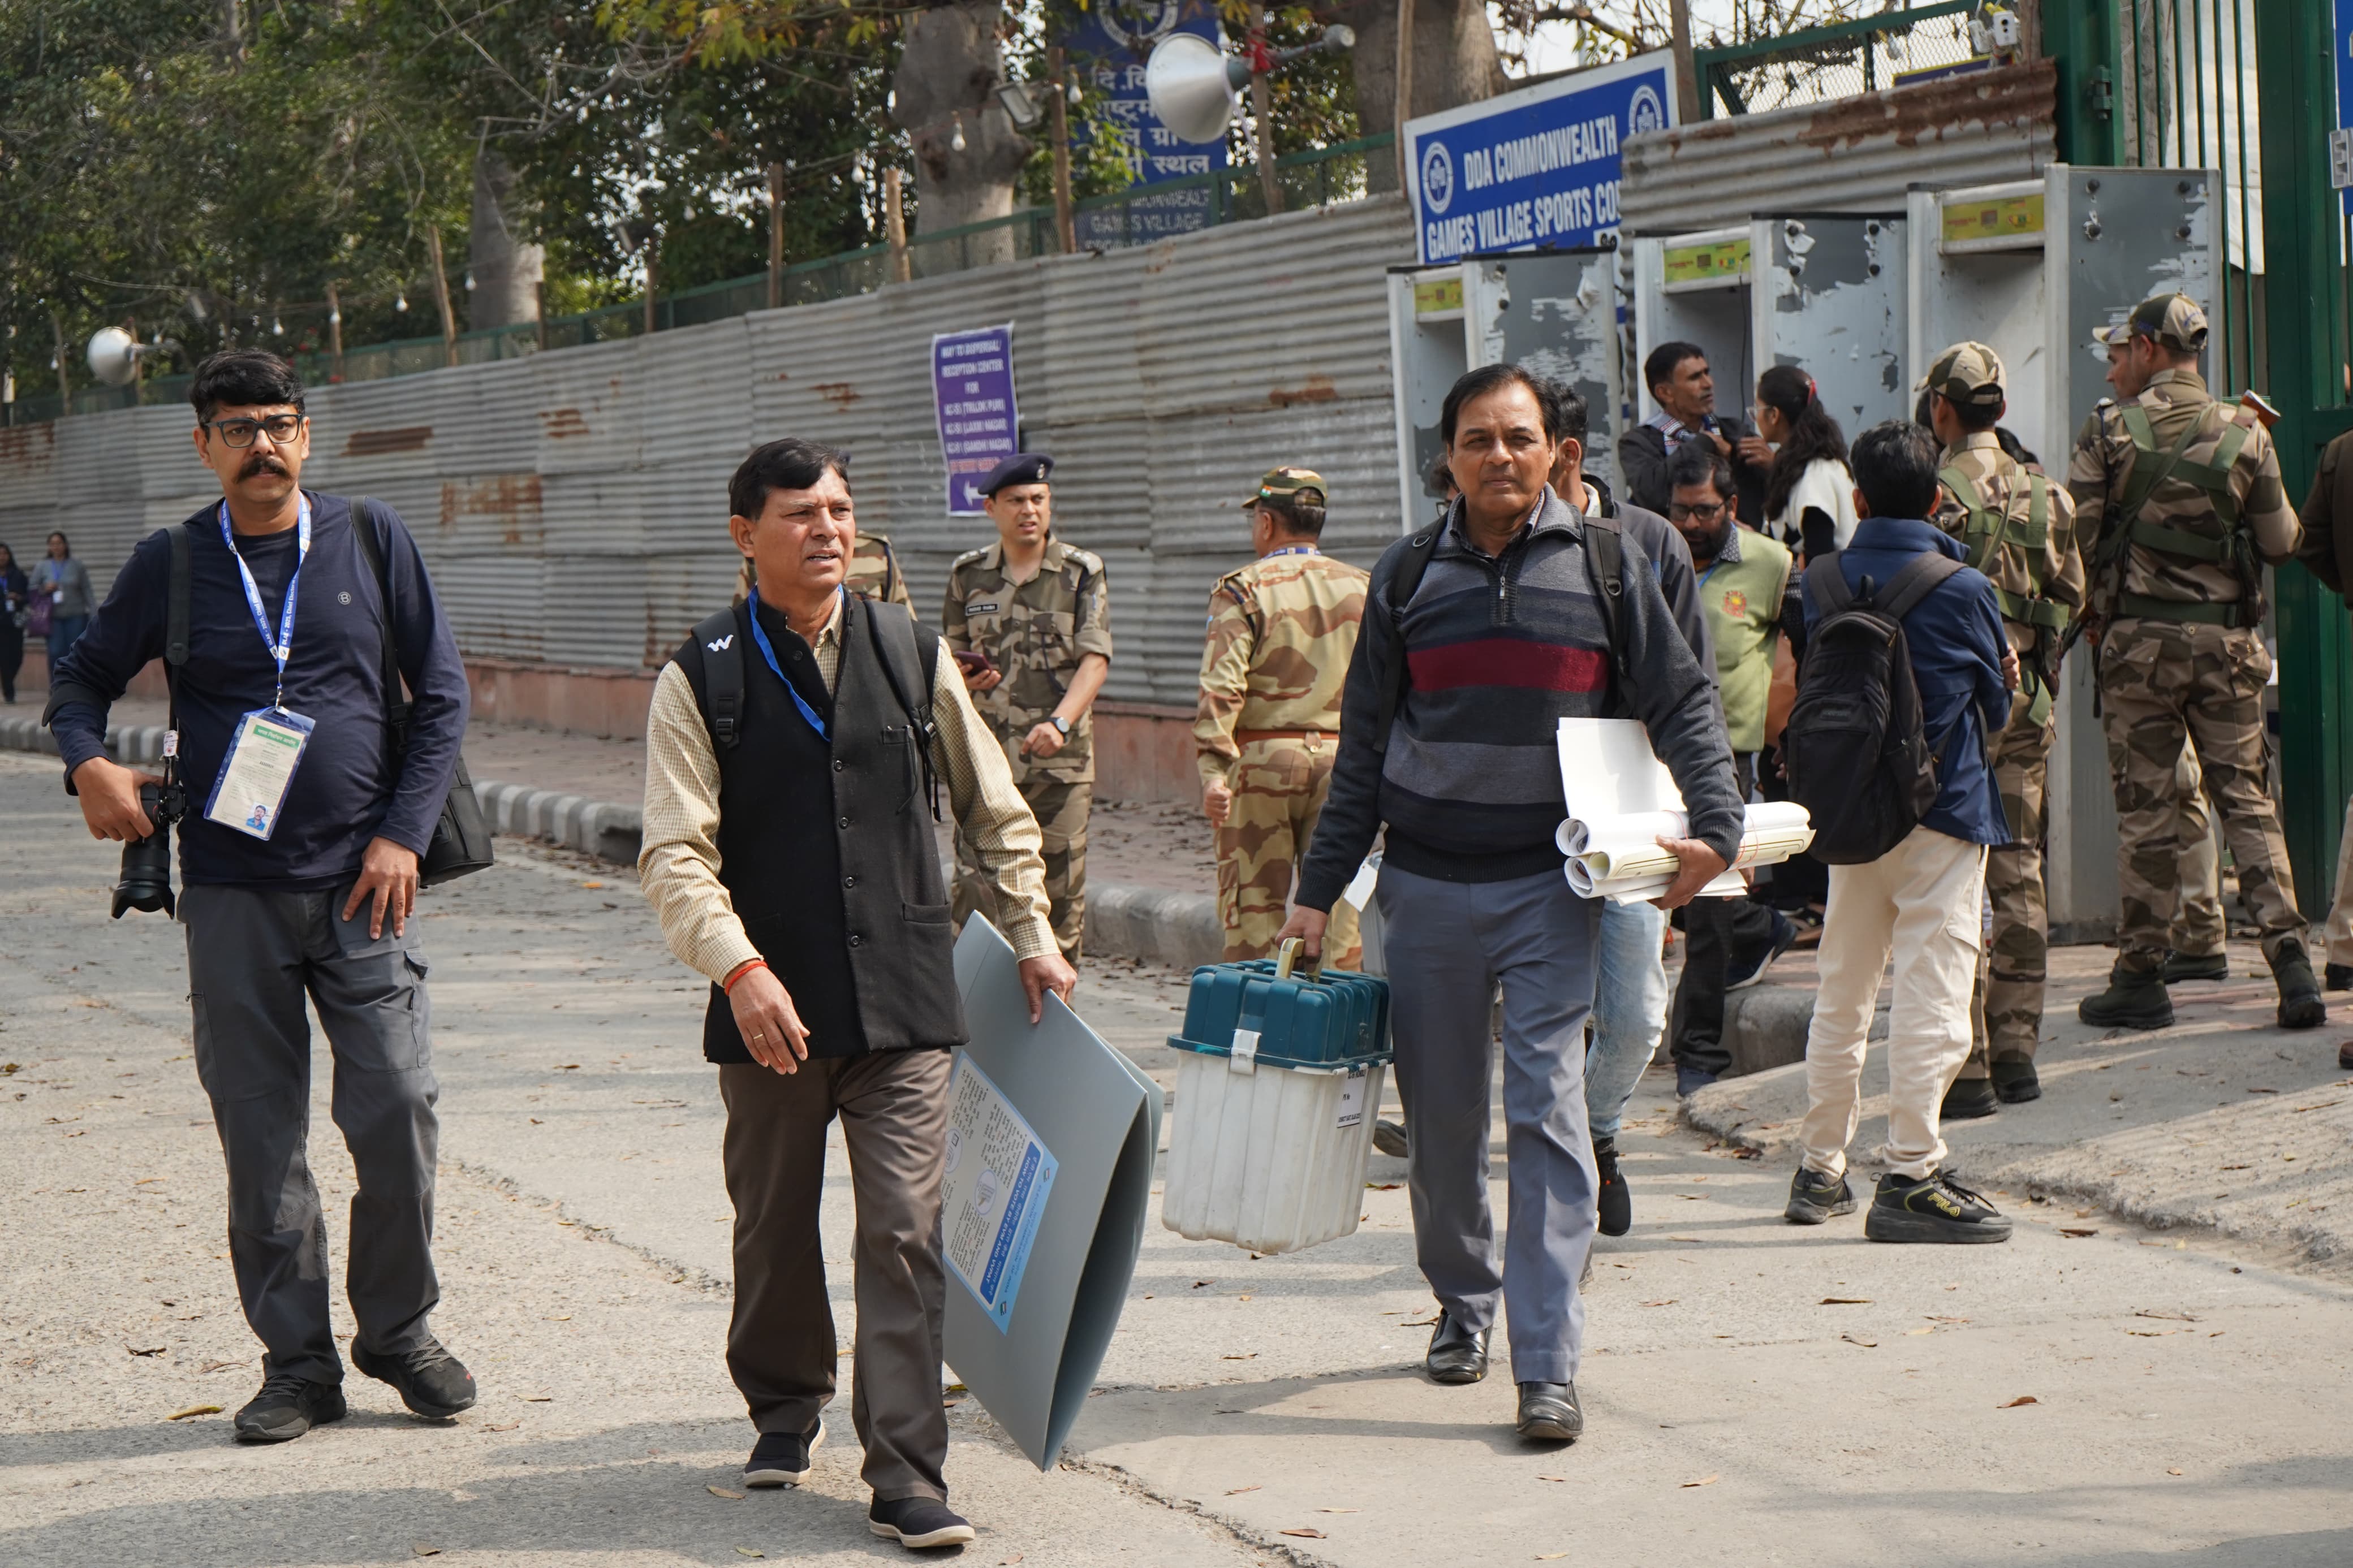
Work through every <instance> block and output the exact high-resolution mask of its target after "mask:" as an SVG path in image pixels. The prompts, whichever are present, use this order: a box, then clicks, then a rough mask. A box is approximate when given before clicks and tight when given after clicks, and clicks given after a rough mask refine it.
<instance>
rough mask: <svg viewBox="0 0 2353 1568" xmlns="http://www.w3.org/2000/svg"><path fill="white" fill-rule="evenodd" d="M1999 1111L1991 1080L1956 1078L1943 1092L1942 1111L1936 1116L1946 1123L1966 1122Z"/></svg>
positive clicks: (1999, 1102) (1999, 1104) (1998, 1101)
mask: <svg viewBox="0 0 2353 1568" xmlns="http://www.w3.org/2000/svg"><path fill="white" fill-rule="evenodd" d="M2000 1109H2001V1101H2000V1100H1997V1099H1995V1098H1994V1091H1993V1079H1989V1078H1957V1079H1954V1080H1953V1087H1952V1088H1950V1089H1947V1090H1946V1091H1945V1104H1944V1109H1943V1110H1940V1111H1939V1112H1938V1113H1937V1114H1938V1115H1940V1116H1941V1117H1942V1118H1943V1119H1944V1120H1945V1121H1972V1120H1974V1119H1975V1118H1977V1117H1980V1116H1991V1115H1992V1114H1993V1113H1994V1112H1995V1111H1997V1110H2000Z"/></svg>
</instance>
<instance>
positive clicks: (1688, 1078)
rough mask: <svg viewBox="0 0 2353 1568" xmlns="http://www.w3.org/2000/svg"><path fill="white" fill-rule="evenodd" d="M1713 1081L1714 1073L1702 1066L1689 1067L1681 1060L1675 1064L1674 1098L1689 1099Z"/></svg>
mask: <svg viewBox="0 0 2353 1568" xmlns="http://www.w3.org/2000/svg"><path fill="white" fill-rule="evenodd" d="M1714 1082H1715V1074H1714V1073H1712V1072H1709V1071H1707V1070H1706V1069H1705V1068H1689V1067H1685V1066H1683V1063H1681V1062H1677V1063H1676V1064H1675V1098H1676V1099H1678V1100H1689V1099H1690V1098H1691V1097H1692V1096H1693V1095H1694V1094H1697V1093H1698V1092H1699V1091H1700V1090H1701V1089H1705V1088H1706V1087H1707V1086H1708V1085H1709V1084H1712V1083H1714Z"/></svg>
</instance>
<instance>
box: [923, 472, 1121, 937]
mask: <svg viewBox="0 0 2353 1568" xmlns="http://www.w3.org/2000/svg"><path fill="white" fill-rule="evenodd" d="M1053 471H1054V459H1053V458H1049V457H1046V456H1043V455H1042V454H1034V453H1029V452H1023V453H1020V454H1018V455H1017V456H1014V457H1011V458H1006V459H1005V461H1003V462H1001V463H999V464H997V467H996V468H994V469H992V470H991V471H990V473H989V476H988V478H987V479H986V480H984V481H983V482H982V484H981V486H980V493H981V496H982V498H983V499H982V501H981V504H982V506H983V507H985V508H986V509H987V512H988V517H989V521H992V522H994V523H995V524H996V525H997V542H996V543H994V544H992V545H989V546H988V547H987V549H984V550H973V551H967V552H965V553H964V554H962V555H959V556H957V557H956V558H955V562H954V563H951V564H950V565H949V567H948V594H947V603H946V605H945V607H944V608H943V609H942V610H941V612H940V635H941V636H942V637H945V638H946V639H947V645H948V647H949V648H950V649H951V650H952V651H954V653H955V656H956V662H957V663H958V664H959V665H961V666H962V667H963V668H964V678H965V686H966V687H968V688H969V689H971V691H972V694H973V697H974V699H975V701H976V706H977V707H978V708H979V709H980V713H981V717H982V718H984V719H986V720H987V721H988V722H989V725H990V727H991V728H992V729H994V730H995V731H996V732H997V740H998V741H999V742H1002V743H1003V745H1004V747H1005V758H1006V761H1007V762H1008V763H1011V764H1012V767H1013V778H1014V782H1015V783H1017V784H1019V785H1020V786H1021V794H1022V797H1023V798H1024V799H1026V800H1027V801H1029V809H1030V811H1031V813H1032V814H1034V815H1035V816H1037V818H1038V826H1039V829H1040V830H1041V831H1042V832H1043V833H1044V835H1045V856H1046V896H1047V899H1048V900H1050V903H1051V904H1052V906H1053V914H1052V923H1053V927H1054V940H1055V941H1056V942H1059V943H1060V944H1061V949H1062V956H1063V957H1065V958H1067V959H1069V960H1070V961H1071V963H1077V962H1078V959H1079V947H1080V939H1081V937H1082V935H1083V934H1084V933H1085V930H1086V917H1087V814H1088V813H1089V812H1090V811H1091V810H1092V808H1093V805H1094V793H1095V749H1094V730H1093V726H1092V723H1091V722H1090V721H1089V714H1090V713H1091V712H1092V710H1093V708H1094V701H1095V694H1096V693H1097V692H1099V691H1101V690H1102V689H1103V679H1104V678H1105V677H1107V676H1108V675H1110V673H1111V610H1110V604H1109V600H1110V589H1109V587H1108V585H1107V584H1105V583H1104V581H1103V562H1102V560H1101V559H1099V558H1098V557H1096V556H1094V555H1092V554H1090V553H1089V552H1086V551H1083V550H1080V549H1077V548H1075V547H1073V546H1071V545H1069V544H1065V543H1064V542H1061V541H1060V540H1059V539H1057V538H1055V537H1054V533H1053V490H1052V487H1051V486H1050V485H1049V484H1048V483H1047V477H1048V476H1049V475H1050V474H1051V473H1052V472H1053ZM988 889H989V883H988V881H987V878H986V876H985V875H984V873H983V871H982V868H981V867H980V865H979V863H978V861H977V860H976V859H975V858H973V857H972V855H971V853H970V851H969V850H968V849H967V848H966V847H965V845H964V843H963V842H962V840H961V839H959V840H958V842H957V845H956V889H955V921H956V924H957V926H958V927H959V928H961V927H962V926H963V924H964V921H965V917H967V916H968V915H970V914H972V913H973V912H974V911H975V910H978V911H979V912H981V913H982V914H984V915H987V917H988V918H989V919H991V920H992V921H993V920H995V919H996V914H997V911H996V909H995V906H994V903H993V901H992V900H991V896H990V894H989V891H988ZM997 923H998V924H999V925H1002V924H1003V922H1002V921H998V922H997Z"/></svg>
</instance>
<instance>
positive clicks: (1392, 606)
mask: <svg viewBox="0 0 2353 1568" xmlns="http://www.w3.org/2000/svg"><path fill="white" fill-rule="evenodd" d="M1445 531H1446V525H1445V524H1444V523H1442V522H1437V523H1432V524H1431V525H1430V527H1429V528H1427V529H1425V530H1424V531H1421V532H1419V533H1417V534H1415V535H1414V536H1413V537H1412V538H1410V539H1409V540H1407V541H1406V546H1405V553H1404V554H1403V555H1400V556H1399V557H1398V567H1397V574H1396V575H1395V576H1393V577H1391V578H1390V579H1389V592H1388V605H1389V625H1390V626H1393V627H1395V628H1396V630H1397V634H1398V639H1397V657H1396V658H1394V659H1392V660H1390V661H1389V668H1388V679H1387V680H1386V681H1384V682H1383V683H1382V686H1381V722H1380V730H1379V733H1378V734H1377V736H1376V737H1375V738H1374V744H1375V746H1376V747H1377V748H1378V749H1379V750H1381V751H1384V752H1386V751H1388V745H1389V730H1390V727H1391V726H1393V725H1394V724H1396V722H1397V716H1398V709H1399V708H1401V707H1403V706H1404V704H1405V689H1406V665H1405V607H1406V606H1407V605H1409V604H1411V603H1412V602H1413V596H1414V594H1415V593H1416V592H1417V591H1418V590H1419V588H1420V587H1421V580H1422V578H1423V577H1424V576H1426V575H1427V574H1429V572H1430V557H1431V556H1433V555H1436V554H1437V553H1438V540H1439V536H1440V534H1442V533H1444V532H1445Z"/></svg>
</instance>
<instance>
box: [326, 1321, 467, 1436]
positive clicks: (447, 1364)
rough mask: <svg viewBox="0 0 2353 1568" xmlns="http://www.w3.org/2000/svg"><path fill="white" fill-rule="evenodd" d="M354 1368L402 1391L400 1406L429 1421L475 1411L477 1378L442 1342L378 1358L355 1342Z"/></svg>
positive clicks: (353, 1353)
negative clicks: (475, 1383)
mask: <svg viewBox="0 0 2353 1568" xmlns="http://www.w3.org/2000/svg"><path fill="white" fill-rule="evenodd" d="M352 1364H353V1366H355V1367H357V1368H358V1369H359V1370H360V1371H362V1372H364V1373H367V1375H368V1376H370V1377H372V1378H375V1380H376V1381H377V1382H378V1383H388V1384H392V1386H393V1387H395V1388H396V1389H398V1390H399V1391H400V1402H401V1403H402V1404H403V1405H407V1406H408V1408H409V1410H410V1411H411V1412H412V1413H413V1414H415V1415H422V1416H424V1417H425V1418H426V1419H427V1420H428V1421H446V1420H448V1418H449V1417H450V1416H452V1415H457V1414H458V1412H459V1411H460V1410H470V1409H472V1408H473V1405H474V1374H473V1373H470V1372H468V1371H467V1370H466V1363H464V1362H461V1361H459V1359H458V1358H457V1357H456V1356H453V1355H451V1354H450V1353H449V1352H448V1351H446V1350H443V1349H442V1348H441V1342H440V1341H439V1340H427V1341H426V1342H424V1343H423V1344H421V1345H418V1346H417V1348H416V1349H415V1350H413V1351H403V1352H400V1353H399V1354H398V1355H378V1354H377V1353H376V1352H374V1351H372V1350H369V1349H367V1348H366V1347H365V1346H364V1345H362V1344H360V1343H359V1342H357V1341H353V1344H352Z"/></svg>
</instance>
